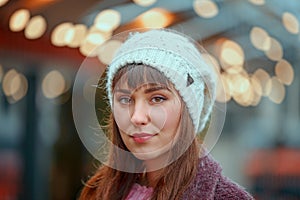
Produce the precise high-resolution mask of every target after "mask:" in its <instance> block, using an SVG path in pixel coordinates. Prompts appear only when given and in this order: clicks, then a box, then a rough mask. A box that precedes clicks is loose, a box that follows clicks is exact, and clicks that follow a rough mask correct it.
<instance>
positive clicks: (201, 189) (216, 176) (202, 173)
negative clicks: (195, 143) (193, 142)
mask: <svg viewBox="0 0 300 200" xmlns="http://www.w3.org/2000/svg"><path fill="white" fill-rule="evenodd" d="M191 198H192V199H193V198H197V199H216V200H222V199H224V200H225V199H239V200H240V199H242V200H248V199H249V200H250V199H253V197H251V195H249V194H248V193H247V192H246V190H245V189H244V188H242V187H241V186H239V185H238V184H236V183H234V182H233V181H232V180H230V179H229V178H227V177H225V176H223V175H222V168H221V166H220V164H219V163H218V162H217V161H215V160H214V159H213V158H212V157H211V156H205V157H203V158H201V159H200V160H199V166H198V172H197V175H196V177H195V179H194V181H192V183H191V184H190V186H189V188H188V190H187V191H186V192H185V193H184V196H183V199H191Z"/></svg>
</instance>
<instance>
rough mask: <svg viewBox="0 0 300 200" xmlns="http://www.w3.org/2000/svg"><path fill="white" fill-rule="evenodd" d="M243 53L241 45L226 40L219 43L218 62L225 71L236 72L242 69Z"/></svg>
mask: <svg viewBox="0 0 300 200" xmlns="http://www.w3.org/2000/svg"><path fill="white" fill-rule="evenodd" d="M244 61H245V54H244V51H243V49H242V47H241V46H240V45H239V44H238V43H236V42H234V41H231V40H226V41H224V42H223V44H222V45H221V52H220V62H221V66H222V68H223V69H224V70H225V71H228V70H229V71H230V72H231V73H238V72H240V71H241V70H242V66H243V63H244Z"/></svg>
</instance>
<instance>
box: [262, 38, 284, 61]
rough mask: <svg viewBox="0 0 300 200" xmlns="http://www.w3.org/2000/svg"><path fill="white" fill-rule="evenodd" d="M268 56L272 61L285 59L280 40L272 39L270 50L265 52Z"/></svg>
mask: <svg viewBox="0 0 300 200" xmlns="http://www.w3.org/2000/svg"><path fill="white" fill-rule="evenodd" d="M265 54H266V56H267V57H268V58H269V59H270V60H272V61H279V60H281V59H282V57H283V48H282V46H281V44H280V42H279V41H278V40H276V39H275V38H271V46H270V49H269V50H267V51H265Z"/></svg>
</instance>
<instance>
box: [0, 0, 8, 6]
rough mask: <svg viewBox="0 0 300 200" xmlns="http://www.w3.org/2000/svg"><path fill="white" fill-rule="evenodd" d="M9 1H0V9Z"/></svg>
mask: <svg viewBox="0 0 300 200" xmlns="http://www.w3.org/2000/svg"><path fill="white" fill-rule="evenodd" d="M8 1H9V0H0V7H1V6H4V5H5V4H6V3H7V2H8Z"/></svg>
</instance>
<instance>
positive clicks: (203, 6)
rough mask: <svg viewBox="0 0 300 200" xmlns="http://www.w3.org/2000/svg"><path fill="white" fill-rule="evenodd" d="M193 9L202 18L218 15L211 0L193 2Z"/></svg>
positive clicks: (217, 10)
mask: <svg viewBox="0 0 300 200" xmlns="http://www.w3.org/2000/svg"><path fill="white" fill-rule="evenodd" d="M193 8H194V10H195V12H196V13H197V14H198V15H199V16H200V17H203V18H212V17H215V16H216V15H217V14H218V13H219V9H218V6H217V5H216V3H215V2H213V1H211V0H194V3H193Z"/></svg>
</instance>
